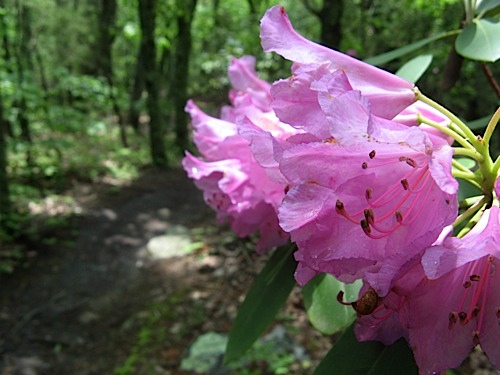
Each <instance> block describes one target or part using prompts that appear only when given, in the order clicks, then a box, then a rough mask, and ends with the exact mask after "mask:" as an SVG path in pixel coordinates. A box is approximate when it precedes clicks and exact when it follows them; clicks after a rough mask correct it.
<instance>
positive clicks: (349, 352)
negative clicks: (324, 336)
mask: <svg viewBox="0 0 500 375" xmlns="http://www.w3.org/2000/svg"><path fill="white" fill-rule="evenodd" d="M332 369H335V374H336V375H358V374H359V375H367V374H369V375H392V374H394V375H399V374H408V375H410V374H417V373H418V369H417V366H416V364H415V361H414V359H413V354H412V352H411V350H410V348H409V347H408V345H407V344H406V342H405V341H404V340H403V339H400V340H398V341H397V342H396V343H394V344H392V345H390V346H385V345H383V344H381V343H379V342H377V341H367V342H358V340H357V339H356V336H355V335H354V325H351V327H350V328H348V329H347V330H346V331H345V332H344V334H343V335H342V336H341V337H340V339H339V340H338V341H337V342H336V343H335V344H334V346H333V348H332V349H331V350H330V351H329V352H328V354H327V355H326V356H325V358H323V360H322V361H321V363H320V364H319V365H318V367H316V369H315V371H314V373H313V375H329V374H331V373H332Z"/></svg>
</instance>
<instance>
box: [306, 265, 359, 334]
mask: <svg viewBox="0 0 500 375" xmlns="http://www.w3.org/2000/svg"><path fill="white" fill-rule="evenodd" d="M361 284H362V282H361V281H356V282H355V283H353V284H344V283H342V282H340V281H338V280H337V279H336V278H335V277H333V276H331V275H327V274H320V275H317V276H316V277H314V278H313V279H312V280H311V281H309V282H308V283H307V284H306V286H305V287H304V288H303V289H302V295H303V297H304V304H305V307H306V310H307V316H308V317H309V320H310V321H311V324H312V325H313V326H314V328H316V329H317V330H318V331H320V332H321V333H323V334H326V335H331V334H334V333H337V332H340V331H341V330H343V329H345V328H346V327H347V326H348V325H349V324H351V323H352V322H353V321H354V319H355V317H356V312H355V311H354V309H353V308H352V307H351V306H345V305H342V304H340V303H339V302H338V301H337V298H336V297H337V294H338V293H339V291H341V290H342V291H343V292H344V298H345V299H346V300H347V301H354V300H357V299H358V294H359V289H360V288H361Z"/></svg>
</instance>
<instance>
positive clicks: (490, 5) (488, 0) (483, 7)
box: [476, 0, 500, 14]
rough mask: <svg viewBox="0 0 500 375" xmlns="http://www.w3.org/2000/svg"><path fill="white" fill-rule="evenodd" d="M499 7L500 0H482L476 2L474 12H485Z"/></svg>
mask: <svg viewBox="0 0 500 375" xmlns="http://www.w3.org/2000/svg"><path fill="white" fill-rule="evenodd" d="M497 7H500V0H482V1H478V2H477V8H476V14H481V13H486V12H488V11H490V10H492V9H495V8H497Z"/></svg>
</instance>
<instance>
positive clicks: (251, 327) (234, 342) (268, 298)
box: [225, 246, 295, 363]
mask: <svg viewBox="0 0 500 375" xmlns="http://www.w3.org/2000/svg"><path fill="white" fill-rule="evenodd" d="M293 250H294V247H292V246H288V248H285V247H281V248H278V249H276V250H275V251H274V253H273V255H272V256H271V258H270V259H269V261H268V262H267V264H266V266H265V267H264V269H263V270H262V271H261V272H260V274H259V275H258V276H257V277H256V279H255V281H254V283H253V284H252V287H251V288H250V290H249V291H248V293H247V295H246V297H245V300H244V301H243V303H242V304H241V306H240V308H239V311H238V315H237V316H236V319H235V320H234V322H233V327H232V329H231V333H230V335H229V342H228V345H227V349H226V355H225V361H226V362H228V363H229V362H231V361H233V360H235V359H238V358H239V357H240V356H241V355H243V353H245V351H247V350H248V349H249V348H250V347H251V346H252V344H253V343H254V342H255V341H256V340H257V338H258V337H259V336H260V335H262V334H263V333H264V331H265V330H266V328H267V327H268V326H269V325H270V324H271V322H272V321H273V319H274V317H275V316H276V314H277V312H278V311H279V309H280V308H281V307H282V305H283V304H284V303H285V301H286V300H287V298H288V295H289V294H290V292H291V290H292V288H293V286H294V285H295V280H294V278H293V271H294V269H295V260H294V258H293Z"/></svg>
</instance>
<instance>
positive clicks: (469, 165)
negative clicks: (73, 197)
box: [455, 156, 476, 169]
mask: <svg viewBox="0 0 500 375" xmlns="http://www.w3.org/2000/svg"><path fill="white" fill-rule="evenodd" d="M455 160H456V161H457V163H459V164H462V165H463V166H464V167H465V168H467V169H472V168H474V167H475V166H476V162H475V161H474V160H472V159H470V158H468V157H465V156H463V157H457V158H455Z"/></svg>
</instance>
